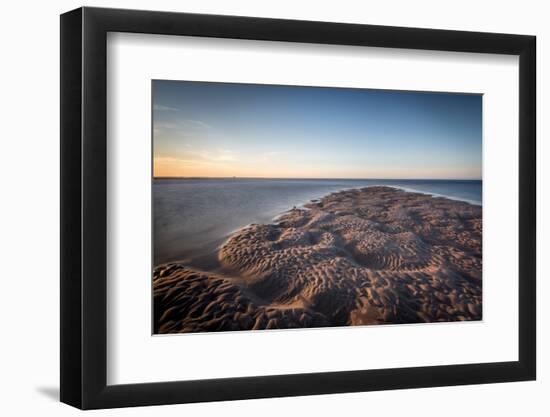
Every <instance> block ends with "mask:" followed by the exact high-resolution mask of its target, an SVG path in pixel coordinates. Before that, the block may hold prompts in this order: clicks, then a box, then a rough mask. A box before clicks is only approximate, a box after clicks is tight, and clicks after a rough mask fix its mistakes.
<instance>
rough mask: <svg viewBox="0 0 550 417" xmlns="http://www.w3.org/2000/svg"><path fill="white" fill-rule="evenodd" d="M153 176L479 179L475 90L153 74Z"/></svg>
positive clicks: (479, 98) (479, 101)
mask: <svg viewBox="0 0 550 417" xmlns="http://www.w3.org/2000/svg"><path fill="white" fill-rule="evenodd" d="M152 111H153V154H154V155H153V157H154V164H153V171H154V176H155V177H265V178H377V179H380V178H391V179H396V178H399V179H481V161H482V96H481V95H474V94H454V93H428V92H406V91H388V90H370V89H354V88H353V89H350V88H322V87H295V86H276V85H261V84H233V83H208V82H195V81H165V80H154V81H153V109H152Z"/></svg>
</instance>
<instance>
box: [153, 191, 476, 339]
mask: <svg viewBox="0 0 550 417" xmlns="http://www.w3.org/2000/svg"><path fill="white" fill-rule="evenodd" d="M306 207H307V208H306V209H294V210H290V211H289V212H287V213H286V214H284V215H283V216H282V217H281V218H279V220H278V222H277V223H276V224H268V225H258V224H254V225H251V226H249V227H246V228H244V229H242V230H240V231H238V232H236V233H235V234H234V235H233V236H231V237H230V239H229V240H228V241H227V242H226V243H225V244H224V245H223V247H222V248H221V250H220V252H219V260H220V262H221V264H222V265H223V267H224V271H225V272H224V273H223V275H222V274H220V273H218V274H214V273H208V272H201V271H196V270H193V269H190V268H188V267H185V266H183V265H175V264H171V265H163V266H160V267H158V268H156V269H155V273H154V281H153V282H154V297H155V331H156V332H158V333H172V332H197V331H219V330H241V329H248V330H250V329H268V328H294V327H322V326H343V325H361V324H388V323H416V322H435V321H458V320H480V319H481V313H482V311H481V295H482V287H481V207H478V206H474V205H470V204H468V203H464V202H458V201H452V200H449V199H445V198H434V197H431V196H428V195H424V194H418V193H411V192H405V191H400V190H396V189H393V188H389V187H368V188H364V189H361V190H350V191H343V192H339V193H334V194H330V195H328V196H326V197H324V198H323V199H321V200H320V201H318V202H316V203H310V204H309V205H307V206H306Z"/></svg>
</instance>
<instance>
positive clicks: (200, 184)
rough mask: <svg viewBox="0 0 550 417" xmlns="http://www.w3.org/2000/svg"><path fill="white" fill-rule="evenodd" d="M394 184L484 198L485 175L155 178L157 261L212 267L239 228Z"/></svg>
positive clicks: (475, 200)
mask: <svg viewBox="0 0 550 417" xmlns="http://www.w3.org/2000/svg"><path fill="white" fill-rule="evenodd" d="M369 185H391V186H395V187H399V188H403V189H406V190H412V191H420V192H424V193H429V194H433V195H441V196H446V197H449V198H453V199H456V200H463V201H468V202H470V203H472V204H481V200H482V187H481V181H447V180H295V179H290V180H285V179H280V180H275V179H223V180H220V179H212V180H209V179H199V180H192V179H170V180H169V179H163V180H154V182H153V205H154V207H153V209H154V230H153V236H154V242H153V244H154V258H155V265H159V264H162V263H165V262H171V261H188V262H190V263H191V264H193V265H195V266H202V267H211V266H213V262H214V259H215V253H216V249H217V248H218V247H219V245H220V244H222V243H223V241H224V240H225V239H227V237H228V236H229V235H230V234H231V233H232V232H234V231H235V230H237V229H240V228H241V227H244V226H246V225H248V224H251V223H269V222H271V221H273V219H274V218H275V217H277V216H278V215H280V214H282V213H283V212H285V211H287V210H289V209H291V208H292V207H293V206H297V207H299V206H301V205H303V204H305V203H307V202H309V201H310V200H312V199H317V198H320V197H322V196H324V195H326V194H328V193H331V192H334V191H339V190H343V189H348V188H361V187H365V186H369Z"/></svg>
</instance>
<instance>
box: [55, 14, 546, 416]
mask: <svg viewBox="0 0 550 417" xmlns="http://www.w3.org/2000/svg"><path fill="white" fill-rule="evenodd" d="M108 32H132V33H147V34H163V35H174V36H178V35H186V36H199V37H216V38H235V39H254V40H266V41H286V42H306V43H319V44H335V45H359V46H371V47H383V48H405V49H422V50H441V51H457V52H478V53H491V54H510V55H518V56H519V103H518V105H519V132H518V133H519V155H518V158H519V271H518V272H519V293H518V298H519V360H518V361H513V362H497V363H477V364H467V365H445V366H427V367H426V366H423V367H412V368H397V369H376V370H357V371H343V372H326V373H312V374H293V375H274V376H256V377H239V378H228V379H209V380H199V381H174V382H162V383H142V384H128V385H112V386H109V385H107V383H106V381H107V379H106V376H107V343H106V340H107V339H106V336H107V335H106V330H107V308H106V307H107V304H106V299H107V274H106V257H107V253H106V245H107V180H108V178H107V135H106V127H107V111H106V93H107V87H106V85H107V83H106V81H107V73H106V59H107V58H106V55H107V54H106V46H107V41H106V40H107V33H108ZM535 45H536V38H535V37H534V36H524V35H510V34H494V33H478V32H461V31H449V30H432V29H415V28H403V27H387V26H371V25H358V24H341V23H325V22H312V21H294V20H278V19H265V18H251V17H233V16H218V15H201V14H186V13H171V12H153V11H137V10H120V9H102V8H88V7H84V8H79V9H77V10H73V11H70V12H68V13H65V14H63V15H61V54H60V55H61V310H60V314H61V401H62V402H64V403H67V404H70V405H72V406H75V407H78V408H82V409H94V408H111V407H125V406H143V405H156V404H174V403H190V402H201V401H218V400H237V399H250V398H264V397H282V396H298V395H312V394H328V393H343V392H357V391H376V390H388V389H402V388H421V387H435V386H450V385H463V384H482V383H496V382H507V381H525V380H533V379H535V376H536V314H535V309H536V307H535V301H536V286H535V272H536V267H535V253H536V250H535V247H536V222H535V221H536V187H535V186H536V164H535V161H536V158H535V153H536V145H535V134H536V132H535V106H536V99H535V98H536V92H535V87H536V84H535V83H536V82H535V79H536V77H535V75H536V74H535V61H536V57H535V53H536V52H535V50H536V47H535Z"/></svg>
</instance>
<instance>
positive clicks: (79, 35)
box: [61, 7, 536, 409]
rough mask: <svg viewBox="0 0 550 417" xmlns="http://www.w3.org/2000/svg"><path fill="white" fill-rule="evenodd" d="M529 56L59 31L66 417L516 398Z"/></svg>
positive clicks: (268, 30) (525, 51)
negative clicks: (209, 404) (413, 396)
mask: <svg viewBox="0 0 550 417" xmlns="http://www.w3.org/2000/svg"><path fill="white" fill-rule="evenodd" d="M535 103H536V100H535V37H533V36H525V35H509V34H493V33H474V32H459V31H446V30H432V29H415V28H399V27H387V26H371V25H356V24H341V23H327V22H311V21H292V20H276V19H264V18H251V17H236V16H215V15H199V14H185V13H168V12H151V11H136V10H118V9H101V8H87V7H85V8H80V9H77V10H74V11H71V12H68V13H66V14H63V15H62V16H61V401H63V402H65V403H67V404H70V405H73V406H75V407H79V408H82V409H92V408H111V407H125V406H139V405H155V404H174V403H187V402H200V401H217V400H233V399H247V398H263V397H276V396H296V395H313V394H326V393H342V392H354V391H374V390H387V389H400V388H420V387H434V386H446V385H462V384H481V383H495V382H507V381H524V380H533V379H535V375H536V350H535V345H536V330H535V329H536V317H535V299H536V297H535V289H536V286H535V245H536V239H535V235H536V233H535V229H536V225H535V218H536V216H535V214H536V213H535V207H536V205H535V201H536V195H535V171H536V168H535Z"/></svg>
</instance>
